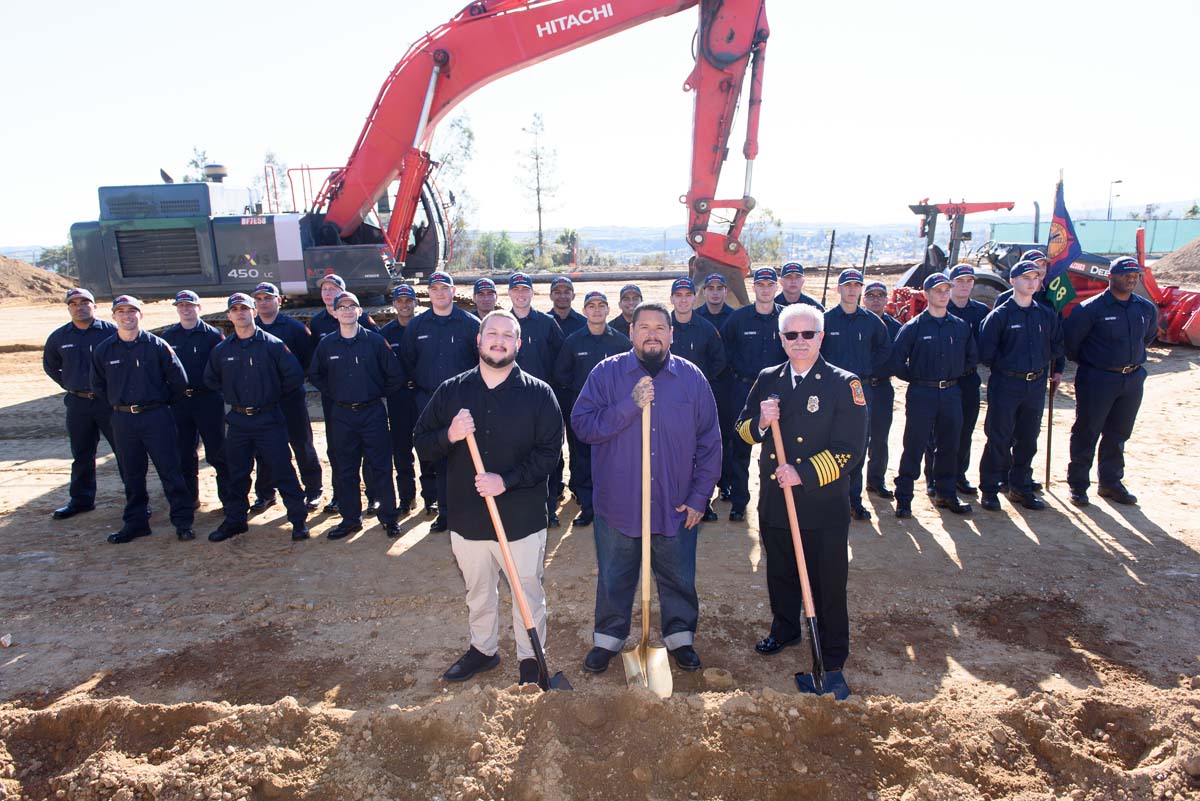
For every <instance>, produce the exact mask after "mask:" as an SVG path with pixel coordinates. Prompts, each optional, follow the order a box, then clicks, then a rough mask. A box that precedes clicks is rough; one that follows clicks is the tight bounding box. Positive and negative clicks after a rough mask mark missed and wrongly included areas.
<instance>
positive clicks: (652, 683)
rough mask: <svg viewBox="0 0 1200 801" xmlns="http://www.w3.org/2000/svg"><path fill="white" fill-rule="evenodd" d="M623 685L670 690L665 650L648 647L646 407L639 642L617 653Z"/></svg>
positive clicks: (665, 693)
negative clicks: (623, 679)
mask: <svg viewBox="0 0 1200 801" xmlns="http://www.w3.org/2000/svg"><path fill="white" fill-rule="evenodd" d="M621 662H622V663H624V665H625V683H626V684H628V685H629V686H630V687H634V686H637V687H645V688H646V689H648V690H650V692H652V693H654V694H655V695H657V696H658V697H659V698H670V697H671V690H672V687H673V684H672V681H671V662H670V660H668V659H667V649H666V648H664V647H662V646H661V645H659V646H655V647H653V648H652V647H650V404H648V403H647V404H646V405H645V406H643V407H642V639H641V641H640V642H638V644H637V647H635V648H634V649H633V650H632V651H622V652H621Z"/></svg>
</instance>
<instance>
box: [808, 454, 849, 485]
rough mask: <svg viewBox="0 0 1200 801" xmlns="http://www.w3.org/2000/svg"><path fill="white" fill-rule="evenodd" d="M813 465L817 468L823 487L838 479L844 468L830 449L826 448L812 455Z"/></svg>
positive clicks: (819, 480) (818, 478)
mask: <svg viewBox="0 0 1200 801" xmlns="http://www.w3.org/2000/svg"><path fill="white" fill-rule="evenodd" d="M812 463H813V467H815V468H816V470H817V481H818V482H819V483H820V485H821V486H822V487H824V486H827V485H829V484H832V483H833V482H835V481H837V480H838V478H840V477H841V475H842V468H841V466H840V465H839V464H838V462H837V460H836V459H835V458H834V457H833V454H831V453H830V452H829V451H827V450H824V451H821V452H820V453H818V454H816V455H815V456H813V457H812Z"/></svg>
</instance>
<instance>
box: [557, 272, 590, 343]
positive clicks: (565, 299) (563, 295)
mask: <svg viewBox="0 0 1200 801" xmlns="http://www.w3.org/2000/svg"><path fill="white" fill-rule="evenodd" d="M550 300H551V301H552V302H553V304H554V306H553V308H552V309H551V310H550V316H551V317H553V318H554V322H556V323H558V327H559V329H560V330H561V331H562V335H563V339H566V338H567V337H569V336H571V334H574V333H575V332H576V331H578V330H579V329H581V328H586V327H587V318H585V317H584V316H583V315H582V314H580V313H579V312H577V311H575V310H574V309H572V308H571V304H572V303H573V302H574V301H575V284H574V283H572V282H571V279H570V278H567V277H566V276H565V275H560V276H558V277H557V278H555V279H554V280H553V281H551V282H550Z"/></svg>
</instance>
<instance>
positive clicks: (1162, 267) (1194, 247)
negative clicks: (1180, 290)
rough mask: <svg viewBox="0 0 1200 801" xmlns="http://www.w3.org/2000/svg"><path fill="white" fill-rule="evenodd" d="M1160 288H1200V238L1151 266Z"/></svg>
mask: <svg viewBox="0 0 1200 801" xmlns="http://www.w3.org/2000/svg"><path fill="white" fill-rule="evenodd" d="M1150 269H1151V270H1152V271H1153V272H1154V277H1155V278H1156V279H1158V283H1159V286H1168V285H1175V286H1183V287H1197V286H1200V238H1197V239H1193V240H1192V241H1191V242H1188V243H1187V244H1186V245H1184V246H1183V247H1181V248H1179V250H1175V251H1172V252H1171V253H1168V254H1167V255H1166V256H1164V257H1163V258H1161V259H1159V260H1158V261H1156V262H1154V264H1152V265H1150Z"/></svg>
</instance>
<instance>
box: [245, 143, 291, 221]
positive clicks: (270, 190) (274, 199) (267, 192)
mask: <svg viewBox="0 0 1200 801" xmlns="http://www.w3.org/2000/svg"><path fill="white" fill-rule="evenodd" d="M267 168H270V169H267ZM271 170H274V171H275V175H274V179H273V183H271V184H268V183H267V178H266V176H267V174H269V173H270V172H271ZM287 170H288V168H287V164H285V163H284V162H283V161H281V160H280V158H279V155H278V154H276V153H275V151H274V150H268V151H267V152H266V153H264V154H263V174H262V175H256V176H254V180H253V181H251V183H250V185H251V187H252V188H254V189H255V190H257V191H258V196H259V198H260V199H262V201H263V206H264V207H265V208H266V209H268V210H271V209H274V210H275V211H277V212H278V211H285V210H286V211H295V210H296V209H295V208H293V206H294V205H295V204H294V203H293V202H292V193H291V191H290V185H289V183H288V175H287Z"/></svg>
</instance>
